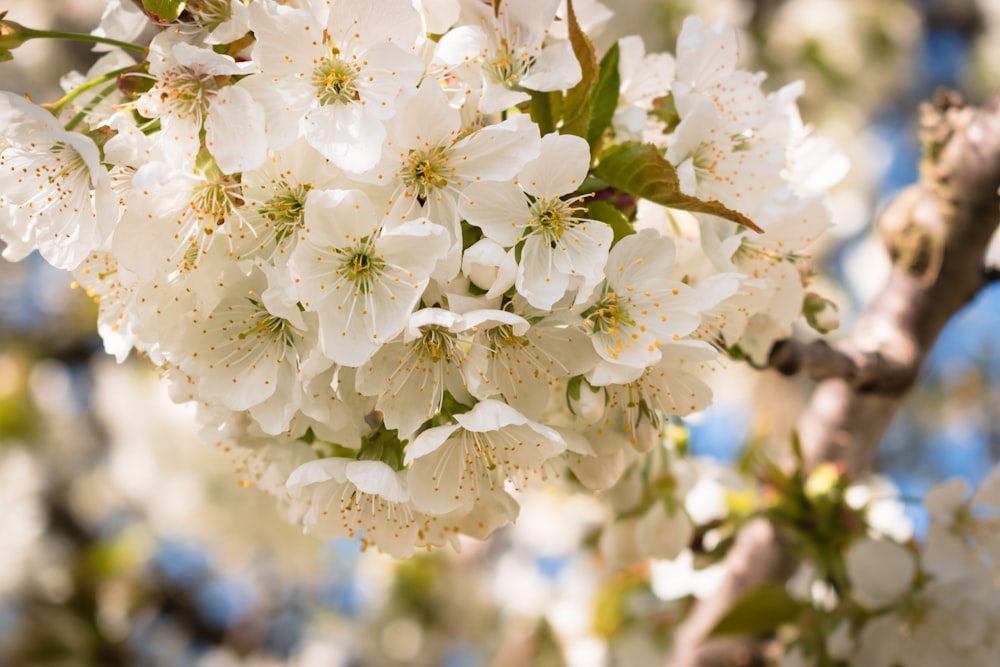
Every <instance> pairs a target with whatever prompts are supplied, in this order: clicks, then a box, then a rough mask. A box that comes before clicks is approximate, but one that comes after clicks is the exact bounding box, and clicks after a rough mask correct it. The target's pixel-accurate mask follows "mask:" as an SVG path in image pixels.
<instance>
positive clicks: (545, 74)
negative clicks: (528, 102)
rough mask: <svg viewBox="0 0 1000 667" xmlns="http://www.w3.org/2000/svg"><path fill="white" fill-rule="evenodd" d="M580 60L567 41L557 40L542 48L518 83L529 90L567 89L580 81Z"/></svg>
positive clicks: (581, 73)
mask: <svg viewBox="0 0 1000 667" xmlns="http://www.w3.org/2000/svg"><path fill="white" fill-rule="evenodd" d="M582 76H583V72H582V71H581V70H580V61H579V60H577V58H576V54H574V53H573V46H572V45H571V44H570V43H569V42H568V41H566V42H558V43H556V44H552V45H550V46H546V47H545V48H543V49H542V52H541V53H540V54H538V57H537V58H535V61H534V62H533V63H532V65H531V69H530V70H529V71H528V76H526V77H524V78H523V79H521V81H520V84H521V85H522V86H524V87H525V88H528V89H529V90H542V91H549V90H568V89H570V88H572V87H573V86H575V85H576V84H577V83H579V82H580V78H581V77H582Z"/></svg>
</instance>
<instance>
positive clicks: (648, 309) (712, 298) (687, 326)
mask: <svg viewBox="0 0 1000 667" xmlns="http://www.w3.org/2000/svg"><path fill="white" fill-rule="evenodd" d="M673 263H674V246H673V241H671V239H669V238H667V237H664V236H660V235H659V234H658V233H657V232H655V231H653V230H651V229H644V230H641V231H639V232H637V233H636V234H632V235H630V236H627V237H625V238H624V239H622V240H621V241H619V242H618V244H617V245H615V247H613V248H612V249H611V253H610V255H609V257H608V263H607V269H606V271H605V272H606V274H607V280H606V282H605V285H604V287H603V289H601V291H600V292H599V294H598V296H597V298H596V302H595V303H593V305H591V306H590V307H589V308H587V309H586V310H585V311H584V313H583V317H584V319H585V321H586V325H587V327H588V329H589V332H590V336H591V340H592V342H593V346H594V349H595V350H596V351H597V354H598V355H600V357H601V358H602V359H603V360H605V361H606V362H608V364H607V365H606V366H605V367H604V368H602V369H599V372H600V374H601V375H600V380H599V381H598V382H597V384H609V383H611V382H631V381H633V380H635V379H636V378H637V377H638V376H639V375H641V374H642V372H643V370H644V369H645V368H646V367H647V366H650V365H653V364H655V363H656V362H658V361H659V360H660V359H661V357H662V354H661V352H660V346H661V345H663V344H665V343H669V342H676V341H679V340H681V339H682V338H683V337H685V336H687V335H688V334H690V333H692V332H693V331H694V330H695V329H697V328H698V325H699V323H700V322H701V318H700V315H699V313H700V312H701V311H702V310H706V309H708V308H710V307H712V306H713V305H714V304H716V303H718V302H719V301H720V300H721V299H722V298H725V296H728V295H729V294H731V293H732V288H731V286H727V285H725V284H719V285H713V286H711V289H712V291H708V290H703V291H701V292H699V290H697V289H696V288H692V287H690V286H688V285H685V284H683V283H681V282H678V281H674V280H670V279H669V278H668V277H667V276H669V275H670V272H671V269H672V267H673Z"/></svg>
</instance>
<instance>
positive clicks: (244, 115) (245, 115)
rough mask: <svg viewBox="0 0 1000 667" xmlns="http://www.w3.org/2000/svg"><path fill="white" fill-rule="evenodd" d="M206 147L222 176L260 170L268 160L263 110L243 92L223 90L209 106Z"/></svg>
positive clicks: (237, 89) (231, 87)
mask: <svg viewBox="0 0 1000 667" xmlns="http://www.w3.org/2000/svg"><path fill="white" fill-rule="evenodd" d="M205 144H206V145H207V146H208V150H209V152H211V153H212V156H213V157H215V162H216V163H217V164H218V165H219V169H221V170H222V173H224V174H235V173H236V172H240V171H249V170H250V169H255V168H256V167H259V166H260V165H261V164H263V163H264V160H266V159H267V135H266V134H265V124H264V108H263V107H262V106H261V105H260V104H258V103H257V101H256V100H254V99H253V96H251V95H250V93H249V92H247V91H246V90H244V89H242V88H237V87H235V86H229V87H227V88H223V89H222V90H220V91H219V93H218V94H217V95H216V96H215V97H214V98H213V99H212V102H211V104H210V106H209V111H208V119H207V120H206V121H205Z"/></svg>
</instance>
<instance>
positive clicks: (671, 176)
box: [594, 141, 764, 232]
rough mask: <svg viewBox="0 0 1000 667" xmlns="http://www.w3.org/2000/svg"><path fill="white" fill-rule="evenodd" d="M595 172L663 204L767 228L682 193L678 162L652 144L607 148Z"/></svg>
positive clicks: (711, 201)
mask: <svg viewBox="0 0 1000 667" xmlns="http://www.w3.org/2000/svg"><path fill="white" fill-rule="evenodd" d="M594 175H595V176H597V177H598V178H600V179H602V180H604V181H606V182H607V183H608V184H609V185H611V186H612V187H614V188H617V189H618V190H622V191H623V192H627V193H629V194H630V195H634V196H636V197H642V198H643V199H648V200H649V201H652V202H655V203H657V204H661V205H663V206H669V207H670V208H676V209H680V210H682V211H690V212H692V213H708V214H709V215H714V216H716V217H719V218H722V219H724V220H729V221H730V222H735V223H736V224H738V225H743V226H744V227H747V228H748V229H752V230H754V231H755V232H763V231H764V230H763V229H761V228H760V227H758V226H757V224H756V223H755V222H754V221H753V220H751V219H750V218H748V217H747V216H745V215H743V214H742V213H740V212H739V211H734V210H733V209H731V208H728V207H726V206H725V205H724V204H722V202H719V201H716V200H714V199H709V200H703V199H698V198H697V197H692V196H690V195H686V194H684V193H683V192H681V189H680V181H679V179H678V178H677V170H676V169H675V168H674V165H672V164H670V162H669V161H667V159H666V158H665V157H663V155H662V154H661V153H660V149H658V148H657V147H656V146H654V145H652V144H642V143H638V142H634V141H630V142H626V143H623V144H619V145H617V146H614V147H613V148H610V149H608V150H606V151H604V153H602V154H601V160H600V163H599V164H598V165H597V167H596V168H595V169H594Z"/></svg>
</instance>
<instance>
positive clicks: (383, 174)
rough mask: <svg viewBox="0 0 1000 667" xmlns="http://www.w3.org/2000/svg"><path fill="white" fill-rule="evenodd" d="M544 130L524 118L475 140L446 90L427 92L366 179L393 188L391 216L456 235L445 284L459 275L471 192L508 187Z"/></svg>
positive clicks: (408, 110)
mask: <svg viewBox="0 0 1000 667" xmlns="http://www.w3.org/2000/svg"><path fill="white" fill-rule="evenodd" d="M539 146H540V138H539V134H538V126H537V125H535V123H533V122H532V121H531V119H530V118H529V117H528V116H527V115H519V116H515V117H513V118H510V119H507V120H505V121H502V122H500V123H496V124H495V125H488V126H486V127H484V128H481V129H477V130H474V131H471V132H467V131H465V128H463V127H462V118H461V113H460V112H459V111H458V110H457V109H454V108H452V107H451V106H450V105H449V104H448V100H447V99H446V98H445V95H444V92H443V91H442V90H441V87H440V86H439V85H438V84H437V83H436V82H434V81H429V82H428V83H425V84H424V85H422V86H421V87H420V89H419V90H418V91H417V94H416V96H415V97H413V98H412V99H411V100H409V101H408V102H407V104H406V106H405V107H404V109H403V110H402V112H401V113H400V114H399V115H398V117H397V118H396V121H395V125H394V129H393V132H392V136H391V138H390V139H389V140H388V141H387V142H386V150H385V155H384V157H383V159H382V161H381V162H380V164H379V165H378V167H377V168H376V169H375V170H373V171H372V172H369V173H368V174H365V175H364V176H363V178H365V179H366V180H370V181H372V182H374V183H376V184H386V185H388V186H390V187H391V189H392V194H391V199H392V200H393V201H394V208H393V210H392V215H393V217H394V218H396V219H399V220H403V221H406V220H411V219H413V218H416V217H426V218H428V219H429V220H430V221H431V222H434V223H436V224H439V225H442V226H444V227H445V228H447V229H448V231H449V232H450V233H451V238H452V248H451V249H450V250H449V253H448V258H446V259H445V261H444V262H442V266H443V267H447V268H446V270H445V271H444V273H443V274H442V275H440V276H439V278H441V279H442V280H445V281H447V280H450V279H451V278H453V277H454V275H455V274H456V273H457V272H458V268H459V264H460V261H459V258H460V254H459V253H460V251H461V242H462V230H461V226H460V215H459V201H460V200H461V199H463V198H464V195H463V191H464V190H465V189H466V187H467V186H469V184H473V183H483V182H488V183H489V185H485V184H484V185H483V186H482V187H486V188H488V187H491V186H493V187H496V186H498V185H499V184H498V183H497V181H508V180H509V179H511V178H513V177H514V175H515V174H516V173H517V172H518V170H519V169H521V167H522V166H523V165H524V164H525V163H526V162H527V161H528V160H531V159H533V158H535V157H537V156H538V152H539V150H540V148H539Z"/></svg>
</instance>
